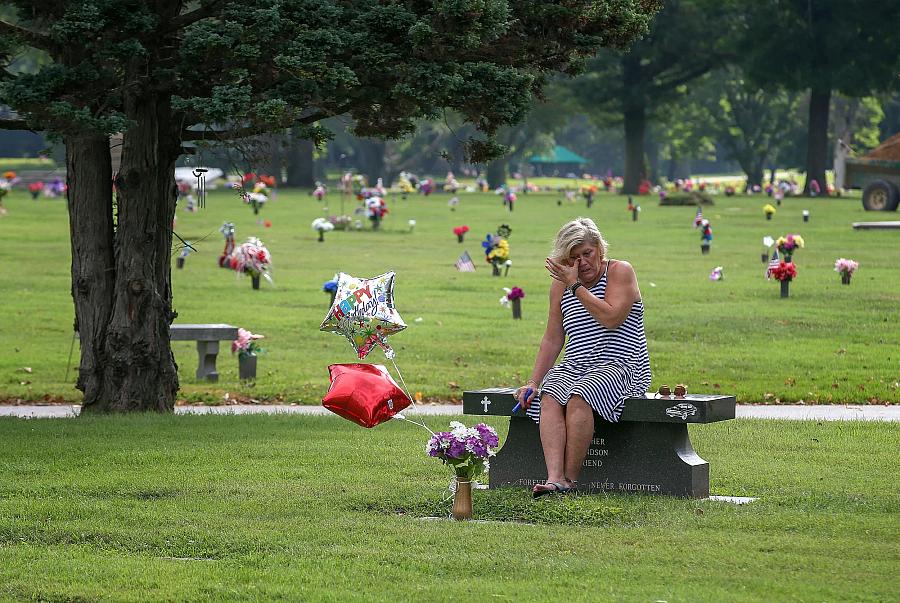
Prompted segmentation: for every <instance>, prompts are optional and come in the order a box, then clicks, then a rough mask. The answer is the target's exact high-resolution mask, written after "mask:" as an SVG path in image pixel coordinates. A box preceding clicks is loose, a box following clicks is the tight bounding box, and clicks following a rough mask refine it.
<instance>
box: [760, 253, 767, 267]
mask: <svg viewBox="0 0 900 603" xmlns="http://www.w3.org/2000/svg"><path fill="white" fill-rule="evenodd" d="M760 257H762V263H763V264H768V263H769V254H768V253H763V254H762V256H760Z"/></svg>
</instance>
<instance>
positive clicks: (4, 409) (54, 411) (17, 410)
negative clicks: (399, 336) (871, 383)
mask: <svg viewBox="0 0 900 603" xmlns="http://www.w3.org/2000/svg"><path fill="white" fill-rule="evenodd" d="M80 411H81V406H79V405H77V404H54V405H45V406H38V405H34V406H24V405H23V406H2V405H0V417H22V418H32V419H34V418H41V419H52V418H70V417H74V416H76V415H77V414H78V413H79V412H80ZM259 413H267V414H275V413H285V414H299V415H331V412H329V411H328V410H326V409H324V408H322V407H321V406H286V405H273V404H234V405H230V406H176V407H175V414H185V415H186V414H196V415H205V414H215V415H231V414H233V415H246V414H259ZM404 414H407V415H415V414H420V415H461V414H462V405H459V404H455V405H454V404H447V405H420V406H418V407H416V408H415V409H407V410H406V411H404ZM737 418H739V419H794V420H800V421H900V405H894V406H867V405H860V404H842V405H837V404H835V405H823V406H801V405H784V406H742V405H738V407H737Z"/></svg>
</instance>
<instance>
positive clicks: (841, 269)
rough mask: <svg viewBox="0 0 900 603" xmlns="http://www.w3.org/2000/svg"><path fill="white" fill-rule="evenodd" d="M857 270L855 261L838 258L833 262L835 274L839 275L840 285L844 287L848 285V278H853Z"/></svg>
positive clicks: (857, 266) (857, 265)
mask: <svg viewBox="0 0 900 603" xmlns="http://www.w3.org/2000/svg"><path fill="white" fill-rule="evenodd" d="M857 268H859V262H857V261H855V260H848V259H847V258H838V259H837V260H835V262H834V270H835V272H838V273H840V275H841V283H842V284H844V285H849V284H850V277H851V276H853V273H854V272H856V269H857Z"/></svg>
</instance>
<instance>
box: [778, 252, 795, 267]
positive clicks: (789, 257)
mask: <svg viewBox="0 0 900 603" xmlns="http://www.w3.org/2000/svg"><path fill="white" fill-rule="evenodd" d="M781 259H782V260H784V262H785V263H786V264H790V263H791V262H792V261H793V259H794V254H793V253H787V252H785V254H784V255H783V256H782V258H781Z"/></svg>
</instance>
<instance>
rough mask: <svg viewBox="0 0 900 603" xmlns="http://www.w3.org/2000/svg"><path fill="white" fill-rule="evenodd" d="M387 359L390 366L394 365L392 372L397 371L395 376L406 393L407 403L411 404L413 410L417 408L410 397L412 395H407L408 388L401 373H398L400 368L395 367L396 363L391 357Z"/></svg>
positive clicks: (413, 399) (414, 400) (414, 401)
mask: <svg viewBox="0 0 900 603" xmlns="http://www.w3.org/2000/svg"><path fill="white" fill-rule="evenodd" d="M389 359H390V361H391V364H393V365H394V370H395V371H397V376H398V377H400V383H401V385H403V390H404V391H405V392H406V395H407V397H408V398H409V401H410V402H412V405H413V408H418V407H417V406H416V399H415V398H413V397H412V394H410V393H409V388H408V387H406V381H404V380H403V373H401V372H400V367H398V366H397V363H396V362H395V361H394V357H393V356H391V357H390V358H389Z"/></svg>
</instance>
